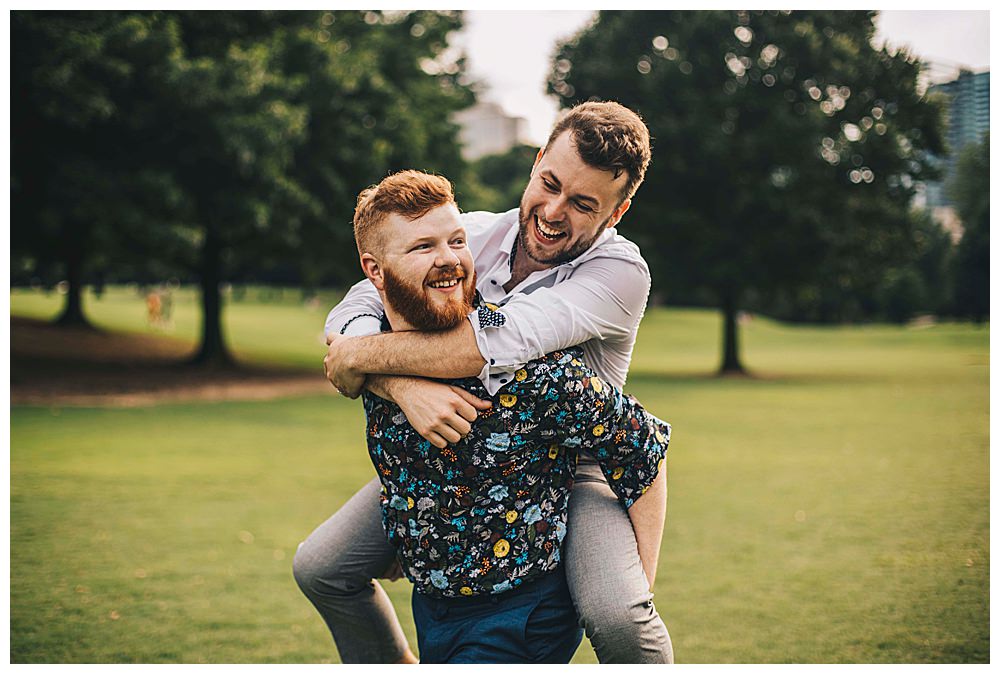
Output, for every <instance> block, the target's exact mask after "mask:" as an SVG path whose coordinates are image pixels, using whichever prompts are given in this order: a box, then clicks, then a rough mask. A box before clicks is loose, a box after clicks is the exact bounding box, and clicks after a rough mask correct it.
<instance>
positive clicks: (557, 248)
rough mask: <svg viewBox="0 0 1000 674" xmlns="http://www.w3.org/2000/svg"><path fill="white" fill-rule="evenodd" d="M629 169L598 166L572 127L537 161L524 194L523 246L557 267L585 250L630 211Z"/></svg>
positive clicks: (532, 255) (535, 258) (521, 216)
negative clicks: (588, 159)
mask: <svg viewBox="0 0 1000 674" xmlns="http://www.w3.org/2000/svg"><path fill="white" fill-rule="evenodd" d="M627 180H628V177H627V174H626V173H625V172H624V171H619V172H618V176H617V177H616V176H615V172H614V171H606V170H602V169H599V168H595V167H593V166H590V165H589V164H587V163H585V162H584V161H583V159H581V158H580V154H579V153H578V152H577V150H576V146H575V144H574V142H573V138H572V134H571V133H570V132H569V131H565V132H563V133H562V134H561V135H560V136H559V137H558V138H556V139H555V140H554V141H553V142H552V143H551V144H550V145H549V147H548V149H547V150H545V151H544V152H543V153H541V154H540V155H539V157H538V159H536V161H535V166H534V168H532V171H531V180H530V181H529V182H528V186H527V188H525V190H524V196H523V197H522V198H521V208H520V213H519V221H520V234H519V237H520V242H521V249H522V250H524V252H525V254H526V255H527V256H528V257H529V258H531V260H532V261H534V262H535V263H537V264H540V265H545V266H555V265H558V264H562V263H564V262H568V261H570V260H573V259H574V258H577V257H579V256H580V255H581V254H583V253H584V252H585V251H586V250H587V249H588V248H590V246H591V245H593V243H594V241H595V240H596V239H597V237H599V236H600V235H601V232H603V231H604V229H605V228H607V227H613V226H614V225H616V224H617V223H618V221H619V220H620V219H621V216H622V215H623V214H624V213H625V211H626V210H628V207H629V204H630V202H629V200H627V199H626V200H624V201H622V192H623V190H624V188H625V185H626V183H627Z"/></svg>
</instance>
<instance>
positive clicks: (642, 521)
mask: <svg viewBox="0 0 1000 674" xmlns="http://www.w3.org/2000/svg"><path fill="white" fill-rule="evenodd" d="M666 515H667V467H666V465H665V464H664V466H663V468H662V469H661V470H660V472H659V474H658V475H657V476H656V479H655V480H654V481H653V483H652V484H651V485H650V486H649V489H647V490H646V492H645V493H644V494H643V495H642V496H640V497H639V498H638V499H637V500H636V501H635V503H633V504H632V507H630V508H629V509H628V516H629V519H630V520H631V521H632V528H633V529H634V530H635V542H636V543H637V544H638V546H639V559H640V560H641V561H642V570H643V571H644V572H645V574H646V579H647V580H649V587H650V589H652V587H653V582H654V581H655V580H656V565H657V563H658V561H659V557H660V543H661V542H662V540H663V523H664V521H665V519H666Z"/></svg>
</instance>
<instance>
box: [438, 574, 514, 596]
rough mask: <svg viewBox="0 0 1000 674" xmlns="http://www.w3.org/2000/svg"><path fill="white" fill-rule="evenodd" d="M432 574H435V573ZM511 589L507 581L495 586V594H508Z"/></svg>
mask: <svg viewBox="0 0 1000 674" xmlns="http://www.w3.org/2000/svg"><path fill="white" fill-rule="evenodd" d="M431 573H434V572H433V571H432V572H431ZM509 589H510V581H509V580H505V581H503V582H502V583H497V584H496V585H494V586H493V594H500V593H501V592H506V591H507V590H509Z"/></svg>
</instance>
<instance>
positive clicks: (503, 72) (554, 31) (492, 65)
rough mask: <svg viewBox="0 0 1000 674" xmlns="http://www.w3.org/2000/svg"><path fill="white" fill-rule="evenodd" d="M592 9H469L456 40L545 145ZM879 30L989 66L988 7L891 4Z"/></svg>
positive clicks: (474, 68)
mask: <svg viewBox="0 0 1000 674" xmlns="http://www.w3.org/2000/svg"><path fill="white" fill-rule="evenodd" d="M594 13H595V12H594V10H568V11H554V10H552V11H548V10H547V11H524V10H518V11H484V10H472V11H467V12H466V14H465V19H466V28H465V30H464V31H463V34H462V35H460V36H458V39H456V40H455V42H456V44H458V45H461V46H463V47H464V48H465V49H466V52H467V54H468V58H469V68H470V70H471V72H472V74H473V76H474V77H476V78H478V79H480V80H483V81H484V82H485V83H486V84H487V85H488V90H489V93H488V94H487V95H486V96H485V98H486V99H487V100H492V101H495V102H497V103H500V105H501V106H503V108H504V110H506V111H507V113H508V114H510V115H514V116H517V117H524V118H525V119H526V120H527V121H528V138H529V139H530V140H531V141H533V142H534V143H536V144H541V143H542V142H543V141H544V140H545V137H546V136H547V135H548V131H549V127H551V125H552V123H553V121H554V119H555V114H556V110H557V108H558V106H557V105H556V103H555V101H554V100H553V99H551V98H549V97H547V96H546V95H545V93H544V92H545V78H546V76H547V75H548V69H549V63H550V61H551V58H552V54H553V52H554V50H555V45H556V41H557V40H560V39H563V38H566V37H569V36H571V35H573V34H574V33H575V32H577V31H578V30H579V29H580V28H582V27H583V26H584V25H586V23H587V22H588V21H589V20H590V19H591V18H592V17H593V15H594ZM878 29H879V33H878V34H879V36H880V37H881V38H883V39H885V40H887V41H888V42H889V44H890V45H892V46H903V45H908V46H909V47H910V48H911V51H912V52H913V53H915V54H916V55H918V56H920V57H921V58H922V59H925V60H931V61H935V62H938V63H941V64H943V65H956V66H957V65H963V66H966V67H970V68H972V69H974V70H980V69H985V68H988V67H989V12H986V11H931V10H913V11H910V10H889V11H885V12H883V13H882V14H881V15H880V16H879V20H878Z"/></svg>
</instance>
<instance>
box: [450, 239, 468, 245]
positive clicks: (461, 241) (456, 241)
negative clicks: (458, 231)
mask: <svg viewBox="0 0 1000 674" xmlns="http://www.w3.org/2000/svg"><path fill="white" fill-rule="evenodd" d="M451 245H453V246H464V245H465V239H454V240H452V242H451Z"/></svg>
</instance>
